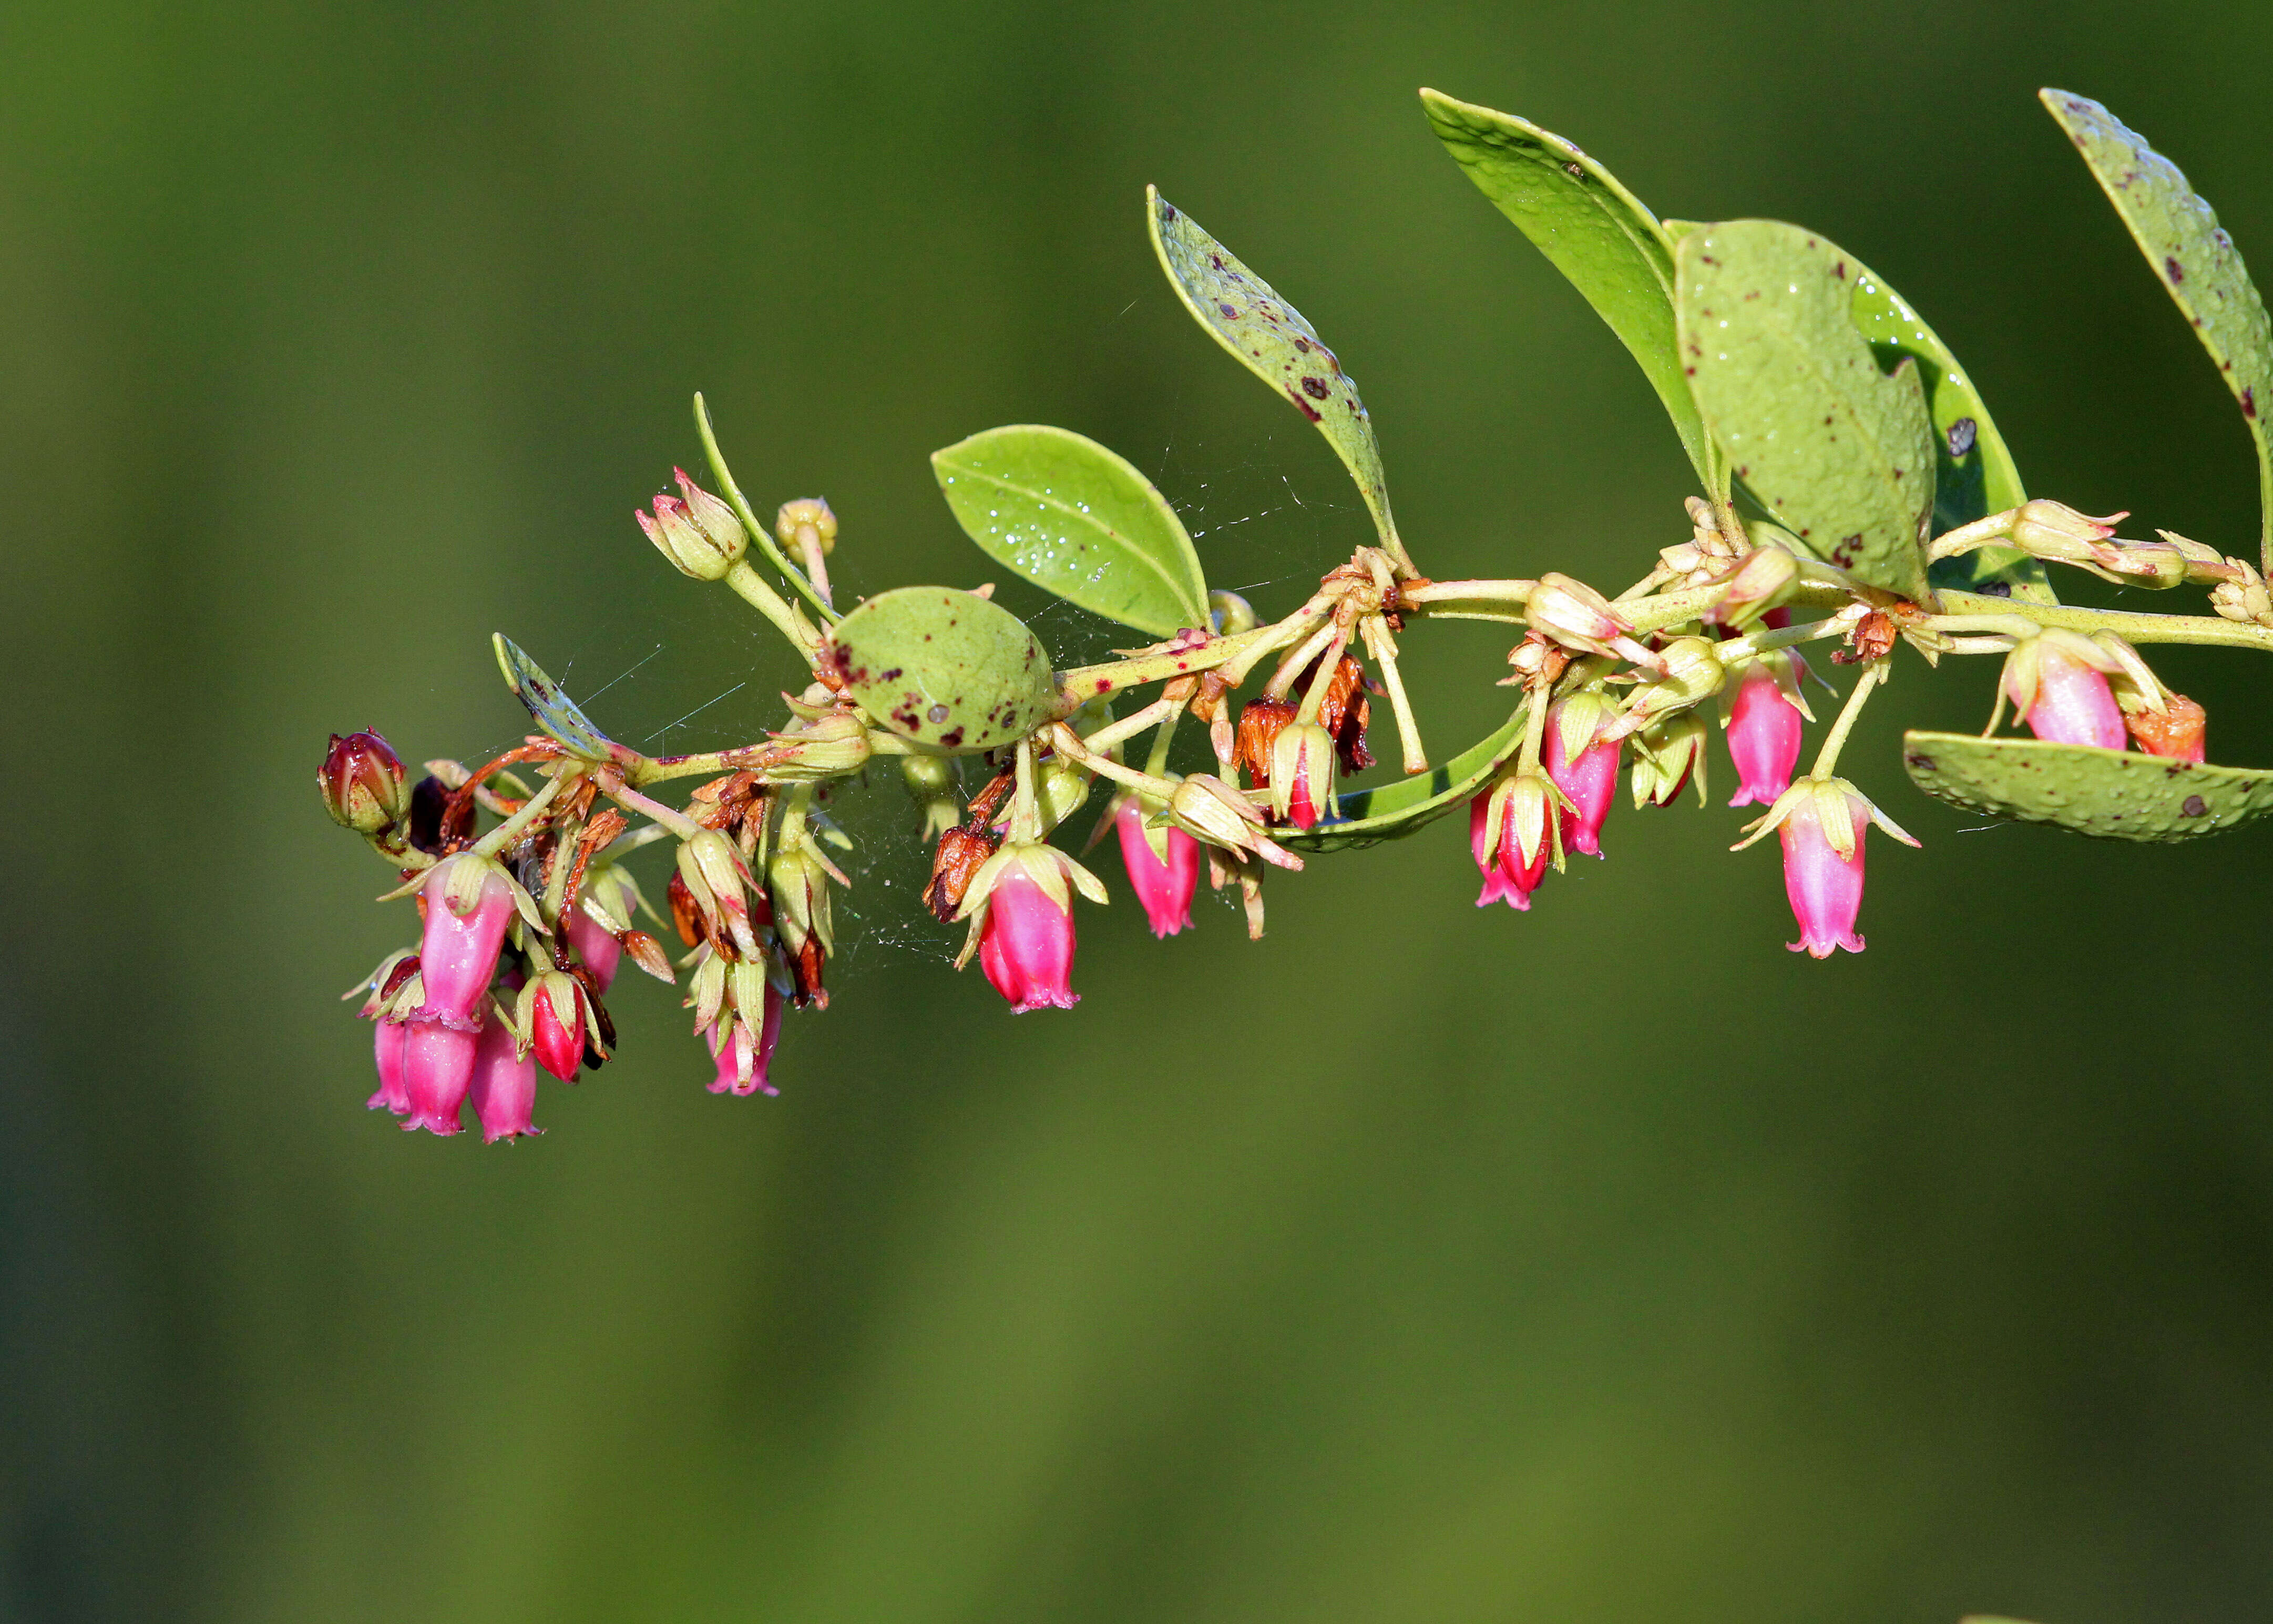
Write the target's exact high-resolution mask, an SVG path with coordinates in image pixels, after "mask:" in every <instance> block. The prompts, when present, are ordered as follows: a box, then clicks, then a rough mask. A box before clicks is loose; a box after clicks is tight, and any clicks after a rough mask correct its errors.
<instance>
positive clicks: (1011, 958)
mask: <svg viewBox="0 0 2273 1624" xmlns="http://www.w3.org/2000/svg"><path fill="white" fill-rule="evenodd" d="M1073 947H1074V941H1073V900H1072V898H1070V897H1069V898H1067V899H1066V901H1065V902H1063V903H1062V904H1061V903H1059V902H1057V901H1055V900H1054V899H1053V898H1051V897H1050V895H1049V893H1048V892H1046V891H1044V890H1043V889H1042V888H1041V887H1040V886H1039V885H1038V884H1036V883H1034V880H1033V877H1032V876H1031V875H1029V874H1027V873H1026V871H1025V870H1024V868H1023V867H1020V866H1018V865H1016V864H1013V865H1012V866H1010V867H1009V868H1006V869H1005V870H1004V871H1003V873H1002V876H1001V878H1000V879H998V880H997V881H996V882H995V883H994V889H993V890H992V891H989V892H988V893H987V896H986V925H985V927H984V928H983V929H982V930H981V932H980V935H979V965H980V966H982V967H983V968H984V969H985V970H986V979H987V980H988V981H992V982H994V990H995V991H996V992H999V993H1001V995H1002V996H1004V997H1005V998H1008V999H1009V1001H1010V1007H1011V1009H1012V1010H1014V1011H1016V1012H1017V1013H1019V1014H1021V1015H1023V1014H1024V1013H1025V1012H1026V1011H1028V1010H1045V1009H1056V1010H1069V1009H1071V1008H1073V1006H1074V1005H1075V1004H1078V1003H1079V1002H1080V1001H1081V1000H1080V997H1079V996H1078V995H1077V994H1076V993H1075V992H1074V991H1073V990H1072V989H1071V988H1070V987H1069V985H1068V982H1069V980H1070V978H1071V976H1072V974H1073Z"/></svg>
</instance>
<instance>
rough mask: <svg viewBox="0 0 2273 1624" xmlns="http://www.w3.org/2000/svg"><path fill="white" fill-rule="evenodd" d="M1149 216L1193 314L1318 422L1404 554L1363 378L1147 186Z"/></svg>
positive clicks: (1384, 532) (1163, 261)
mask: <svg viewBox="0 0 2273 1624" xmlns="http://www.w3.org/2000/svg"><path fill="white" fill-rule="evenodd" d="M1144 216H1145V220H1146V222H1147V225H1148V228H1149V229H1150V230H1151V231H1152V252H1155V253H1157V254H1158V255H1159V257H1160V268H1161V269H1162V270H1164V271H1166V272H1167V274H1168V281H1169V282H1171V283H1172V284H1173V285H1174V288H1175V289H1176V297H1178V298H1180V299H1182V300H1183V302H1184V308H1185V309H1187V310H1189V311H1190V312H1192V315H1193V317H1194V318H1195V319H1196V320H1197V321H1198V322H1199V324H1200V325H1201V326H1202V327H1205V328H1206V329H1207V330H1208V333H1209V335H1211V336H1212V337H1213V338H1214V340H1215V342H1217V343H1219V344H1221V345H1222V346H1223V347H1224V348H1225V349H1226V350H1229V351H1231V353H1232V354H1233V355H1234V356H1236V357H1238V358H1239V363H1240V365H1242V366H1244V367H1245V368H1247V370H1248V371H1249V372H1253V373H1254V374H1255V375H1256V376H1257V378H1260V379H1261V380H1263V381H1264V382H1265V383H1267V384H1269V385H1270V386H1271V387H1272V388H1274V389H1276V390H1278V391H1279V393H1280V394H1281V395H1285V396H1286V397H1287V400H1288V401H1289V402H1292V403H1293V405H1294V410H1297V411H1299V412H1301V413H1302V415H1303V416H1304V417H1308V418H1309V420H1310V421H1311V422H1312V423H1314V424H1316V425H1317V429H1318V432H1320V433H1321V434H1324V436H1325V437H1326V443H1327V444H1328V445H1330V446H1332V447H1333V448H1334V455H1337V456H1339V457H1340V458H1341V460H1342V465H1343V466H1344V467H1345V468H1347V469H1348V470H1349V472H1350V477H1351V478H1353V479H1354V480H1355V481H1357V488H1358V494H1359V495H1361V496H1362V497H1364V498H1365V506H1366V510H1367V511H1368V512H1369V513H1370V514H1372V515H1373V525H1374V528H1375V529H1376V530H1378V531H1380V532H1381V545H1383V546H1384V547H1385V548H1386V549H1388V551H1389V552H1390V553H1392V554H1393V555H1395V556H1397V557H1399V558H1402V557H1403V556H1404V553H1405V547H1404V544H1403V543H1402V542H1400V541H1399V540H1398V538H1397V523H1396V521H1395V520H1393V519H1392V518H1391V517H1390V516H1389V485H1388V482H1387V480H1386V478H1385V477H1384V475H1383V473H1382V470H1381V447H1380V446H1379V445H1378V444H1377V443H1376V441H1375V440H1374V437H1373V419H1372V418H1371V417H1369V416H1367V415H1366V410H1365V402H1362V401H1361V400H1360V399H1358V395H1357V384H1356V381H1355V380H1353V379H1352V378H1351V377H1350V375H1349V374H1348V373H1347V372H1344V371H1342V364H1341V361H1340V360H1339V357H1336V356H1335V354H1334V352H1333V351H1332V350H1330V349H1328V348H1327V347H1326V342H1325V341H1324V339H1322V338H1320V337H1319V336H1318V334H1317V328H1315V327H1312V326H1311V325H1310V324H1309V322H1307V321H1305V320H1303V319H1302V312H1300V311H1298V310H1296V309H1295V308H1294V306H1293V305H1289V304H1288V303H1287V301H1286V300H1285V299H1283V298H1281V297H1279V294H1278V292H1277V290H1276V289H1273V288H1272V286H1271V284H1270V283H1269V282H1265V281H1264V280H1263V278H1261V277H1260V276H1257V274H1255V273H1254V272H1253V271H1250V270H1249V269H1248V268H1247V267H1245V266H1244V265H1242V264H1241V263H1240V261H1239V259H1238V256H1237V255H1235V254H1234V253H1233V252H1231V250H1230V249H1228V248H1226V247H1225V246H1224V245H1223V244H1221V243H1219V242H1217V241H1216V240H1215V238H1213V237H1210V236H1209V235H1208V234H1207V233H1206V232H1205V231H1203V230H1201V229H1200V228H1199V226H1198V224H1197V222H1195V221H1194V220H1193V219H1192V217H1191V216H1190V215H1189V214H1185V213H1183V212H1182V210H1180V209H1178V208H1177V207H1175V206H1174V204H1172V203H1170V202H1169V201H1168V200H1167V199H1166V198H1164V197H1162V196H1161V195H1160V194H1159V191H1158V190H1157V189H1155V188H1153V187H1151V186H1147V187H1145V188H1144Z"/></svg>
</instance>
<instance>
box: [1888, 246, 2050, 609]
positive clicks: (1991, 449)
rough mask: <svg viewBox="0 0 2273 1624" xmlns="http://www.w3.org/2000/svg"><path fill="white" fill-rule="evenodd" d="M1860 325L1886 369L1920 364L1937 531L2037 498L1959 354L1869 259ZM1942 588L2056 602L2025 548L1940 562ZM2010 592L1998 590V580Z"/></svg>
mask: <svg viewBox="0 0 2273 1624" xmlns="http://www.w3.org/2000/svg"><path fill="white" fill-rule="evenodd" d="M1848 269H1849V273H1850V274H1851V275H1852V276H1853V278H1854V282H1855V294H1854V302H1853V304H1852V305H1851V306H1850V307H1849V308H1850V310H1851V312H1852V314H1853V316H1854V319H1855V325H1856V327H1857V328H1859V329H1860V330H1861V332H1862V335H1863V336H1864V338H1865V339H1867V340H1868V341H1869V342H1870V345H1871V349H1872V353H1873V354H1875V355H1876V356H1877V357H1878V359H1879V365H1881V366H1882V367H1883V366H1887V365H1898V364H1899V363H1901V362H1902V361H1904V360H1909V361H1914V362H1916V363H1917V373H1918V381H1919V382H1920V383H1921V384H1923V385H1924V387H1925V400H1926V412H1927V415H1928V417H1929V418H1930V419H1931V420H1932V425H1933V455H1934V467H1935V473H1934V482H1933V529H1934V531H1935V533H1936V534H1939V533H1940V532H1941V531H1943V530H1955V529H1956V528H1957V527H1958V526H1959V525H1961V524H1970V523H1973V521H1974V520H1976V519H1985V518H1987V517H1988V516H1989V515H1991V514H1992V513H2003V512H2004V511H2005V510H2006V509H2007V508H2017V507H2019V506H2020V505H2021V504H2022V502H2024V501H2026V500H2029V494H2028V492H2027V491H2026V490H2025V489H2023V488H2022V485H2021V470H2019V469H2018V468H2016V467H2014V464H2013V454H2012V453H2011V452H2010V451H2008V450H2007V449H2006V447H2005V437H2004V436H2003V435H2002V434H2000V433H1999V432H1997V425H1996V424H1995V422H1993V421H1992V419H1991V417H1990V416H1989V408H1988V407H1987V406H1986V405H1984V404H1983V402H1982V400H1981V396H1980V395H1979V394H1978V393H1977V391H1976V390H1975V389H1974V387H1973V385H1972V384H1971V383H1970V382H1969V380H1967V378H1966V376H1965V372H1964V369H1963V368H1962V367H1960V366H1959V365H1958V364H1957V357H1955V356H1954V355H1952V354H1951V353H1950V350H1949V346H1948V345H1947V344H1945V343H1943V342H1941V339H1940V338H1939V335H1936V334H1935V332H1934V330H1933V329H1932V327H1928V326H1926V324H1925V322H1924V320H1923V319H1922V318H1920V316H1919V315H1918V313H1917V312H1916V311H1915V310H1913V309H1911V308H1910V305H1909V301H1907V300H1906V299H1904V298H1903V297H1902V295H1901V294H1899V293H1897V292H1895V291H1894V289H1892V288H1891V287H1889V286H1887V282H1886V280H1885V279H1884V278H1883V277H1881V276H1879V274H1878V273H1876V272H1875V271H1873V270H1872V269H1871V267H1869V266H1867V265H1864V263H1862V261H1860V260H1859V259H1858V260H1854V261H1851V262H1850V263H1849V267H1848ZM1932 578H1933V583H1934V585H1936V586H1937V587H1943V586H1947V587H1955V588H1957V589H1958V590H1961V591H1967V592H1981V591H1986V592H1988V593H1989V594H1990V595H1991V596H1992V597H2014V598H2030V599H2033V600H2034V601H2035V602H2037V603H2041V604H2049V603H2056V602H2058V601H2059V600H2058V599H2057V598H2054V597H2053V595H2052V584H2051V583H2050V582H2049V581H2047V580H2046V579H2045V576H2044V565H2043V564H2042V563H2040V562H2038V561H2037V560H2035V559H2033V558H2030V557H2029V555H2028V554H2027V553H2023V552H2022V551H2021V550H2020V549H2019V548H2018V547H1980V548H1977V549H1976V550H1975V551H1973V552H1971V553H1963V554H1961V555H1960V556H1959V557H1956V558H1952V559H1943V560H1939V562H1937V563H1935V564H1934V565H1932ZM1999 582H2001V583H2004V586H2005V590H2004V591H2003V592H2001V593H2000V592H1999V591H1998V590H1997V584H1996V583H1999Z"/></svg>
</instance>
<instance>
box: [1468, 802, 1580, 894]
mask: <svg viewBox="0 0 2273 1624" xmlns="http://www.w3.org/2000/svg"><path fill="white" fill-rule="evenodd" d="M1558 809H1559V808H1557V805H1556V801H1555V797H1554V791H1553V790H1552V789H1551V788H1550V787H1549V782H1548V780H1547V779H1546V778H1544V777H1543V776H1542V775H1540V774H1538V773H1512V774H1510V775H1509V776H1507V777H1505V778H1501V779H1500V780H1499V781H1498V782H1497V783H1496V784H1494V785H1493V786H1491V787H1490V788H1489V789H1488V790H1485V791H1484V792H1483V793H1481V794H1479V795H1477V796H1476V798H1475V799H1474V800H1473V801H1470V802H1468V849H1469V851H1470V852H1471V853H1473V854H1474V857H1475V860H1476V867H1477V868H1479V869H1480V870H1482V874H1483V876H1484V888H1483V890H1482V892H1481V893H1480V894H1479V895H1478V896H1477V898H1476V906H1478V907H1480V908H1482V907H1489V906H1491V905H1492V904H1493V903H1495V902H1504V903H1506V904H1507V905H1508V906H1510V907H1512V908H1514V909H1517V910H1518V911H1519V912H1522V913H1529V912H1530V910H1531V893H1532V892H1533V891H1537V890H1538V889H1539V883H1540V881H1541V880H1542V879H1544V878H1545V877H1546V876H1547V865H1548V864H1549V862H1550V861H1553V859H1554V856H1555V843H1556V840H1557V835H1558V832H1559V831H1557V822H1558V820H1557V816H1556V813H1557V810H1558Z"/></svg>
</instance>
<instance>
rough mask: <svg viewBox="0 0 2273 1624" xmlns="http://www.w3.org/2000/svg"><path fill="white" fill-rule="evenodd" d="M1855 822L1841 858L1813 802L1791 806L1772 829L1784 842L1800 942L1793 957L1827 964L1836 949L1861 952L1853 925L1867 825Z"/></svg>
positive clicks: (1865, 819)
mask: <svg viewBox="0 0 2273 1624" xmlns="http://www.w3.org/2000/svg"><path fill="white" fill-rule="evenodd" d="M1854 799H1855V800H1856V801H1861V799H1862V798H1861V797H1860V796H1857V797H1855V798H1854ZM1850 816H1852V814H1851V813H1850ZM1853 821H1854V826H1853V828H1852V829H1851V831H1849V846H1850V849H1849V852H1848V853H1847V854H1846V855H1845V856H1843V857H1842V856H1841V855H1840V853H1839V852H1838V849H1837V848H1836V847H1835V846H1833V845H1832V843H1831V841H1830V839H1829V838H1828V837H1827V836H1826V834H1825V833H1824V830H1823V821H1822V819H1821V817H1820V816H1819V814H1818V808H1817V807H1816V805H1815V802H1814V801H1813V800H1812V798H1810V799H1807V800H1804V801H1801V802H1800V803H1799V804H1798V805H1797V807H1795V808H1793V810H1792V813H1791V816H1789V817H1787V818H1785V819H1784V821H1783V823H1782V824H1781V825H1780V826H1779V827H1778V828H1777V830H1776V834H1777V836H1778V838H1781V839H1782V842H1783V888H1784V894H1785V895H1786V896H1788V897H1789V898H1790V899H1791V911H1792V915H1793V917H1794V918H1796V919H1797V920H1798V921H1799V940H1798V941H1797V942H1794V943H1792V944H1789V945H1790V947H1791V951H1793V952H1795V953H1797V952H1801V951H1805V952H1806V953H1807V954H1808V955H1809V956H1811V957H1812V958H1816V959H1828V958H1830V957H1831V954H1832V951H1833V950H1834V949H1835V948H1842V947H1843V948H1845V949H1846V950H1847V951H1849V952H1850V953H1859V952H1861V951H1863V938H1862V937H1861V936H1857V935H1856V934H1855V921H1856V919H1857V917H1858V916H1859V915H1860V914H1861V913H1862V911H1863V837H1864V835H1865V834H1867V833H1868V832H1869V831H1870V827H1871V820H1870V816H1869V815H1868V813H1867V812H1865V813H1864V814H1863V815H1862V816H1855V817H1854V820H1853Z"/></svg>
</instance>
